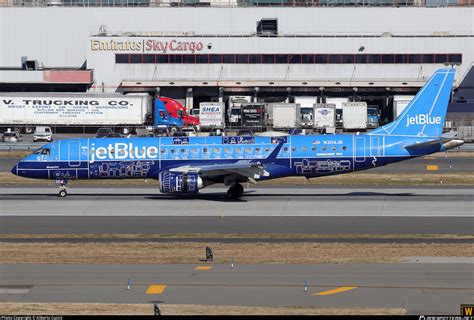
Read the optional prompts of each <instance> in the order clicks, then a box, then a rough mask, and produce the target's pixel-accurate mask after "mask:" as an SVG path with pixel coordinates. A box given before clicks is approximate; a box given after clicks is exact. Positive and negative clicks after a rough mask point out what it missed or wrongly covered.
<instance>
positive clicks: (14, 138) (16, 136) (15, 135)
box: [2, 131, 23, 143]
mask: <svg viewBox="0 0 474 320" xmlns="http://www.w3.org/2000/svg"><path fill="white" fill-rule="evenodd" d="M22 141H23V137H22V136H21V134H20V133H19V132H17V131H7V132H4V133H3V136H2V142H12V143H14V142H22Z"/></svg>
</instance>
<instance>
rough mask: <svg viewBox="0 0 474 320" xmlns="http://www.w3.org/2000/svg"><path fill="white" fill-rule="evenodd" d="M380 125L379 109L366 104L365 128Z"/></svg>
mask: <svg viewBox="0 0 474 320" xmlns="http://www.w3.org/2000/svg"><path fill="white" fill-rule="evenodd" d="M379 125H380V111H379V107H378V106H367V128H368V129H375V128H378V127H379Z"/></svg>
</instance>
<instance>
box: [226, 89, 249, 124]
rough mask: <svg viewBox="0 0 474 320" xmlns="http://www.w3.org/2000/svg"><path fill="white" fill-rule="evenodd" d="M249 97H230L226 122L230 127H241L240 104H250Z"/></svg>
mask: <svg viewBox="0 0 474 320" xmlns="http://www.w3.org/2000/svg"><path fill="white" fill-rule="evenodd" d="M251 101H252V97H251V96H230V97H229V107H228V109H227V121H228V122H229V126H231V127H240V126H241V125H242V108H241V107H242V104H243V103H250V102H251Z"/></svg>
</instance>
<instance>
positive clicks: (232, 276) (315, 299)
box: [0, 263, 474, 315]
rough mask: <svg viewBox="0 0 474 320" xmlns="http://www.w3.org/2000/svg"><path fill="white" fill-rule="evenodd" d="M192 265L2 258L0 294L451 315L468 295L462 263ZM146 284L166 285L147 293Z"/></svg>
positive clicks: (20, 298)
mask: <svg viewBox="0 0 474 320" xmlns="http://www.w3.org/2000/svg"><path fill="white" fill-rule="evenodd" d="M196 266H198V265H45V264H37V265H28V264H20V265H18V264H15V265H5V264H4V265H0V270H1V275H2V276H1V280H0V300H3V301H11V302H94V303H97V302H104V303H147V302H150V301H161V302H162V303H170V304H211V305H214V304H215V305H278V306H325V307H327V306H329V307H395V308H406V309H407V311H408V313H409V314H453V315H455V314H459V308H460V304H465V303H471V302H472V298H473V297H474V280H473V279H474V268H473V265H472V264H469V263H465V264H454V263H453V264H439V263H427V264H412V263H407V264H377V265H375V264H368V265H329V264H326V265H239V264H238V263H235V265H234V268H231V265H230V263H229V264H228V265H212V267H213V269H211V270H195V269H194V268H195V267H196ZM204 266H211V265H210V264H204ZM128 279H130V281H131V287H130V290H127V288H126V286H127V283H128ZM305 280H306V281H307V285H308V291H307V292H305V290H304V283H305ZM150 285H166V287H161V289H162V291H161V290H158V291H156V292H160V291H161V293H153V294H147V293H146V292H147V290H148V289H149V286H150ZM343 287H345V288H343ZM347 287H350V288H347ZM329 290H335V291H329ZM328 291H329V293H328ZM318 293H325V294H324V295H318Z"/></svg>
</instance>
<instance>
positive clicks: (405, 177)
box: [0, 172, 474, 187]
mask: <svg viewBox="0 0 474 320" xmlns="http://www.w3.org/2000/svg"><path fill="white" fill-rule="evenodd" d="M0 183H1V184H2V185H47V186H53V184H54V182H53V181H51V180H36V179H28V178H22V177H18V176H15V175H13V174H11V173H10V172H0ZM258 184H259V185H262V186H265V185H324V186H326V185H341V186H344V185H353V186H354V185H359V186H360V185H474V173H472V172H466V173H447V174H437V173H421V174H416V175H415V174H406V173H399V174H380V173H348V174H342V175H336V176H330V177H320V178H311V179H309V180H307V179H306V178H304V177H287V178H280V179H274V180H269V181H262V182H259V183H258ZM74 185H85V186H87V185H99V186H100V185H103V186H117V185H118V186H120V185H127V186H142V187H146V186H157V185H158V181H156V180H147V183H145V182H144V180H143V179H124V180H117V179H111V180H108V179H104V180H91V181H88V180H81V181H71V182H70V186H74Z"/></svg>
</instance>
